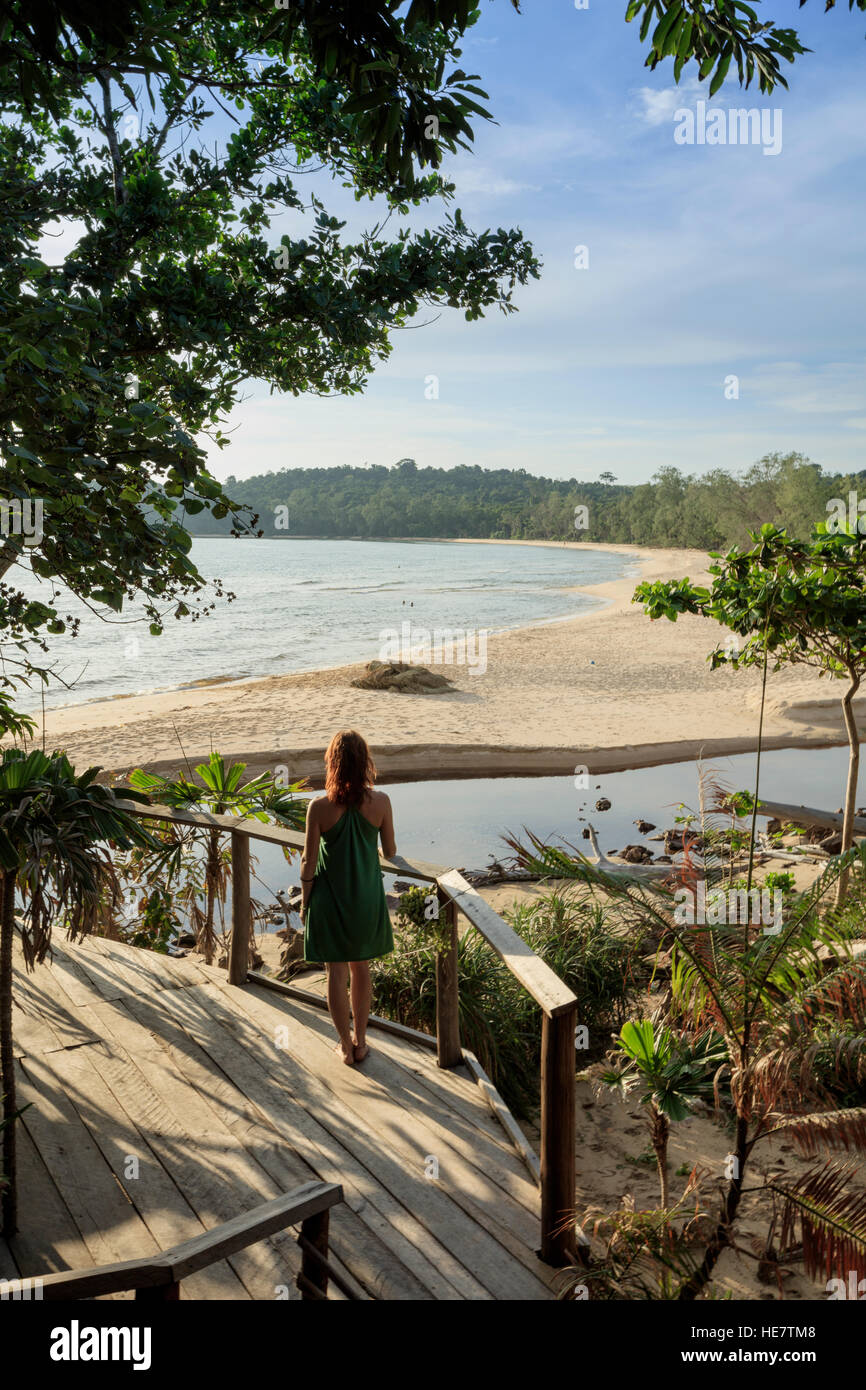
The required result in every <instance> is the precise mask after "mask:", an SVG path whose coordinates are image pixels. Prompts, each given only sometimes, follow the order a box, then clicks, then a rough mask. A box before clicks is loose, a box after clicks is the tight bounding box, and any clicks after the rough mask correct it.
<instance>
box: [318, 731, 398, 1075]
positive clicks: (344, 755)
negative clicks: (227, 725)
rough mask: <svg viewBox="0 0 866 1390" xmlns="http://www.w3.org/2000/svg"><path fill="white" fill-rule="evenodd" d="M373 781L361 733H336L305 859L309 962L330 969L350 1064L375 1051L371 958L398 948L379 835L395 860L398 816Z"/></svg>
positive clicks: (340, 1047) (332, 1002) (331, 993)
mask: <svg viewBox="0 0 866 1390" xmlns="http://www.w3.org/2000/svg"><path fill="white" fill-rule="evenodd" d="M375 780H376V768H375V766H374V764H373V759H372V758H371V757H370V750H369V748H368V747H367V744H366V741H365V740H364V739H363V738H362V737H361V735H360V734H357V733H355V731H354V730H353V729H344V730H342V731H341V732H340V733H338V734H335V735H334V737H333V738H332V739H331V742H330V744H329V745H328V751H327V753H326V754H325V795H324V796H320V797H317V798H316V799H315V800H313V801H311V802H310V804H309V806H308V807H307V834H306V840H305V843H304V853H303V855H302V857H301V889H302V893H303V903H302V906H301V914H302V916H303V918H304V928H305V930H304V957H305V959H306V960H310V961H324V962H325V963H326V964H327V967H328V1008H329V1009H330V1011H331V1018H332V1019H333V1020H334V1026H335V1027H336V1029H337V1033H338V1034H339V1038H340V1041H339V1043H338V1044H337V1048H336V1051H337V1052H339V1053H341V1054H342V1058H343V1061H344V1062H345V1063H346V1065H347V1066H353V1065H354V1063H355V1062H362V1061H363V1060H364V1058H365V1057H366V1056H367V1054H368V1053H369V1051H370V1049H369V1047H368V1046H367V1020H368V1018H369V1016H370V1000H371V993H372V991H371V985H370V967H369V964H368V961H371V960H374V959H375V958H376V957H377V956H384V955H387V954H388V952H389V951H393V949H394V938H393V935H392V933H391V918H390V916H389V915H388V907H387V904H386V902H385V889H384V887H383V885H382V872H381V870H380V868H379V852H378V842H379V839H380V837H381V840H382V850H383V853H384V854H385V855H386V856H387V857H388V858H389V859H391V858H393V856H394V855H395V854H396V852H397V846H396V843H395V841H394V819H393V815H392V813H391V802H390V801H389V800H388V797H387V796H386V795H385V793H384V792H379V791H376V790H375V788H374V785H373V784H374V782H375ZM350 976H351V997H352V1017H353V1019H354V1025H355V1027H354V1032H353V1031H352V1028H351V1020H350V1015H349V998H348V995H347V986H348V985H349V979H350Z"/></svg>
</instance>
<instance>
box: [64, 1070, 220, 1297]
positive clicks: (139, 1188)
mask: <svg viewBox="0 0 866 1390" xmlns="http://www.w3.org/2000/svg"><path fill="white" fill-rule="evenodd" d="M107 1054H108V1049H107V1048H106V1047H105V1045H104V1044H100V1045H99V1046H98V1047H97V1048H95V1049H91V1048H78V1049H76V1050H75V1051H72V1052H69V1051H67V1052H64V1054H63V1055H62V1056H61V1057H52V1059H51V1066H52V1069H53V1070H54V1071H55V1072H56V1074H57V1076H58V1077H59V1078H60V1080H61V1081H62V1082H63V1084H64V1087H65V1089H66V1094H67V1096H68V1097H69V1099H70V1101H71V1102H72V1104H73V1105H74V1106H75V1108H76V1110H77V1111H78V1113H79V1115H80V1116H81V1119H82V1122H83V1123H84V1124H85V1125H86V1126H87V1128H88V1130H89V1131H90V1133H91V1135H92V1136H93V1140H94V1143H96V1144H97V1145H98V1147H99V1149H100V1150H101V1152H102V1154H103V1157H104V1158H105V1161H106V1162H107V1163H108V1165H109V1167H110V1168H111V1171H112V1173H113V1174H114V1178H115V1181H116V1182H117V1183H118V1184H119V1185H120V1186H121V1187H122V1188H123V1190H124V1192H125V1193H126V1195H127V1198H128V1199H129V1201H131V1202H132V1204H133V1206H134V1207H135V1208H136V1210H137V1212H138V1214H139V1216H140V1217H141V1219H142V1220H143V1221H144V1223H145V1225H146V1226H147V1228H148V1230H149V1231H150V1232H151V1234H152V1235H153V1238H154V1241H155V1242H156V1245H157V1248H158V1249H159V1250H167V1249H169V1248H171V1247H172V1246H174V1245H179V1244H180V1243H181V1242H182V1241H185V1240H189V1239H191V1238H192V1237H193V1236H197V1235H200V1234H201V1233H202V1231H203V1230H204V1227H203V1226H202V1223H201V1221H200V1220H199V1218H198V1217H197V1216H196V1214H195V1212H194V1211H193V1209H192V1207H191V1206H190V1205H189V1203H188V1202H187V1201H186V1199H185V1198H184V1196H183V1194H182V1193H181V1191H180V1190H179V1188H178V1187H177V1186H176V1184H175V1182H174V1179H173V1177H172V1176H171V1174H169V1173H167V1172H166V1171H165V1169H164V1168H163V1167H162V1164H161V1163H160V1162H159V1160H158V1158H157V1156H156V1154H155V1153H154V1152H153V1150H152V1149H151V1148H150V1146H149V1145H148V1143H147V1140H146V1138H145V1137H144V1136H143V1135H142V1133H141V1131H140V1130H138V1129H137V1128H136V1127H135V1125H134V1124H133V1122H132V1120H130V1118H129V1116H128V1115H127V1114H126V1112H125V1111H124V1110H122V1108H121V1107H120V1105H119V1104H118V1102H117V1100H116V1098H115V1096H114V1095H113V1094H112V1092H111V1091H110V1090H109V1088H108V1086H106V1084H105V1082H104V1080H103V1078H102V1075H101V1073H100V1069H99V1068H100V1061H101V1060H102V1058H103V1057H105V1056H106V1055H107ZM130 1158H135V1159H136V1160H137V1164H138V1172H137V1174H136V1175H135V1176H134V1177H133V1176H128V1174H130V1173H131V1169H132V1166H131V1164H130V1162H129V1160H130ZM142 1253H143V1252H142ZM181 1297H183V1298H192V1299H195V1298H207V1299H243V1298H247V1297H248V1294H247V1292H246V1290H245V1289H244V1286H243V1284H242V1283H241V1282H240V1280H239V1279H238V1277H237V1275H236V1274H235V1273H234V1271H233V1270H232V1269H231V1267H230V1266H229V1265H228V1264H227V1263H226V1261H225V1260H221V1261H220V1262H219V1263H218V1264H215V1265H212V1266H210V1268H208V1269H204V1270H201V1271H199V1272H198V1273H196V1274H193V1275H191V1276H190V1278H189V1279H185V1280H184V1282H183V1285H182V1288H181Z"/></svg>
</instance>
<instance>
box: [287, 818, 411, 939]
mask: <svg viewBox="0 0 866 1390" xmlns="http://www.w3.org/2000/svg"><path fill="white" fill-rule="evenodd" d="M378 840H379V832H378V830H377V829H376V827H375V825H371V824H370V822H369V821H368V820H367V819H366V817H365V816H363V815H362V814H361V812H360V811H359V810H358V808H357V806H347V807H346V810H345V811H344V812H343V814H342V816H341V817H340V819H339V820H338V821H337V823H336V825H332V826H331V829H330V830H323V831H322V835H321V838H320V840H319V859H318V863H317V864H316V875H315V879H314V880H313V887H312V890H311V893H310V900H309V902H308V904H307V916H306V922H305V926H304V959H305V960H309V961H351V960H373V959H375V957H376V956H384V955H387V954H388V952H389V951H393V949H394V936H393V933H392V931H391V918H390V917H389V915H388V907H387V904H386V902H385V889H384V887H383V885H382V872H381V870H380V868H379V852H378Z"/></svg>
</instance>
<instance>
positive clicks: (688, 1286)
mask: <svg viewBox="0 0 866 1390" xmlns="http://www.w3.org/2000/svg"><path fill="white" fill-rule="evenodd" d="M748 1137H749V1122H748V1120H747V1119H745V1118H744V1117H743V1116H742V1115H739V1116H738V1117H737V1129H736V1140H735V1143H734V1152H733V1155H732V1157H733V1159H734V1174H733V1177H731V1178H730V1180H729V1182H728V1190H727V1192H726V1193H725V1199H724V1201H723V1202H722V1210H721V1213H720V1215H719V1224H718V1225H717V1227H716V1229H715V1231H714V1232H713V1235H712V1236H711V1238H710V1241H709V1243H708V1245H707V1248H706V1250H705V1251H704V1258H703V1260H702V1261H701V1263H700V1265H699V1266H698V1268H697V1269H696V1270H695V1272H694V1274H691V1275H690V1276H689V1278H688V1279H687V1280H686V1281H685V1283H684V1284H683V1285H682V1287H681V1289H680V1291H679V1293H678V1294H677V1299H683V1300H684V1301H686V1302H689V1301H691V1300H692V1299H695V1298H697V1297H698V1294H700V1293H702V1292H703V1290H704V1289H705V1288H706V1286H707V1284H708V1283H709V1282H710V1279H711V1278H712V1276H713V1270H714V1269H715V1267H716V1265H717V1263H718V1260H719V1256H720V1255H721V1253H722V1251H723V1250H724V1249H725V1248H726V1246H728V1245H729V1244H730V1241H731V1230H732V1228H733V1224H734V1219H735V1217H736V1215H737V1210H738V1208H739V1205H740V1198H741V1196H742V1195H743V1177H744V1174H745V1169H746V1160H747V1159H748V1156H749V1147H748Z"/></svg>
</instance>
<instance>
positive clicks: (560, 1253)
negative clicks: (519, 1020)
mask: <svg viewBox="0 0 866 1390" xmlns="http://www.w3.org/2000/svg"><path fill="white" fill-rule="evenodd" d="M576 1025H577V1004H576V1003H575V1004H573V1005H571V1006H570V1007H569V1008H568V1009H566V1010H564V1011H563V1012H562V1013H559V1014H555V1015H554V1016H553V1017H552V1018H551V1017H550V1016H549V1015H548V1014H545V1015H544V1018H543V1021H542V1026H541V1258H542V1259H543V1260H545V1261H546V1262H547V1264H551V1265H557V1266H560V1265H564V1264H568V1263H569V1261H570V1259H571V1258H572V1257H573V1255H574V1253H575V1234H574V1228H575V1211H574V1204H575V1184H574V1165H575V1133H574V1125H575V1104H574V1071H575V1065H574V1030H575V1027H576Z"/></svg>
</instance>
